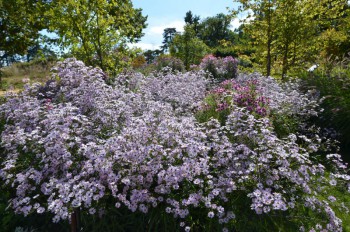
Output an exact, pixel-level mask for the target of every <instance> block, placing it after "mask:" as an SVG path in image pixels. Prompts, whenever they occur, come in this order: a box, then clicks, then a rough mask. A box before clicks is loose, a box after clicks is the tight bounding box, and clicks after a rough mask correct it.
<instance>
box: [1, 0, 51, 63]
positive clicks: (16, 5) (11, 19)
mask: <svg viewBox="0 0 350 232" xmlns="http://www.w3.org/2000/svg"><path fill="white" fill-rule="evenodd" d="M45 2H46V1H45V0H0V65H4V64H5V63H6V64H7V65H9V63H8V60H9V59H11V57H12V56H16V55H25V54H26V53H27V50H28V48H29V47H30V46H34V45H35V44H36V43H37V41H38V39H39V37H40V34H39V31H40V30H42V29H43V28H45V26H46V22H45V20H44V19H43V18H42V17H40V14H41V12H43V11H44V10H45V4H44V3H45Z"/></svg>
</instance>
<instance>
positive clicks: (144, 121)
mask: <svg viewBox="0 0 350 232" xmlns="http://www.w3.org/2000/svg"><path fill="white" fill-rule="evenodd" d="M54 70H55V73H54V74H53V77H52V80H51V81H50V82H49V83H48V84H47V86H46V87H45V88H43V87H41V86H38V85H34V86H31V87H27V88H26V89H25V90H24V91H23V92H22V93H20V94H18V95H17V96H9V97H8V98H7V101H6V102H5V103H4V104H2V105H1V107H0V116H1V120H2V122H3V129H2V133H1V149H2V150H1V156H0V168H1V169H0V178H1V179H2V180H3V183H4V186H5V187H6V189H7V191H9V192H10V193H11V194H10V195H9V198H10V205H9V206H10V208H12V209H13V210H14V212H16V213H18V214H23V215H30V214H38V215H41V214H43V213H49V215H52V217H53V221H54V222H59V221H67V219H69V217H70V215H71V214H72V212H73V211H77V210H78V209H79V210H80V211H81V213H82V215H84V217H83V218H85V219H87V220H88V219H94V220H95V219H96V218H101V219H100V220H102V219H103V218H104V219H106V220H107V219H111V218H112V220H111V221H107V222H110V224H106V223H104V225H108V226H110V227H108V228H113V229H115V228H118V226H121V228H118V229H115V230H121V231H122V230H125V231H127V230H128V229H129V230H130V227H129V226H130V224H128V223H132V224H134V225H135V226H138V225H140V223H145V224H146V225H145V226H144V228H146V229H147V228H148V229H149V228H164V227H163V225H167V224H169V225H178V227H176V226H173V227H172V229H173V230H179V228H180V227H182V228H183V230H185V231H189V230H191V229H192V230H195V231H196V230H203V231H219V230H223V231H227V230H235V231H276V230H280V229H281V228H282V229H283V228H285V230H288V229H290V228H292V230H293V231H295V230H296V229H299V227H301V226H302V227H303V228H305V229H306V230H312V229H313V228H314V229H318V228H320V227H322V228H327V229H328V230H330V231H341V230H342V221H341V220H340V219H339V217H338V213H337V214H336V211H335V209H337V210H338V209H339V210H340V209H342V210H343V211H346V209H347V206H346V205H345V202H342V200H341V199H336V197H335V196H333V195H332V191H333V190H337V191H340V192H342V193H344V195H346V196H347V195H349V194H346V191H350V185H349V180H350V176H348V175H347V174H346V171H347V167H346V166H345V165H344V164H343V163H342V161H341V159H340V157H339V155H337V154H334V153H329V152H328V153H327V156H326V157H324V158H323V159H319V160H317V159H316V158H315V157H316V155H318V154H320V153H319V152H326V151H323V150H321V149H322V147H321V146H320V144H321V143H322V141H320V140H317V139H315V140H314V137H316V135H314V137H312V138H311V139H310V138H309V137H308V136H307V135H305V134H297V133H296V134H293V133H291V134H289V135H288V136H284V137H283V138H279V137H278V136H277V135H276V133H275V131H274V128H273V126H272V123H271V120H270V118H269V117H266V116H265V115H258V114H254V113H252V112H254V110H249V109H248V107H246V106H244V102H247V101H248V100H246V101H242V102H243V103H242V102H238V100H237V102H236V103H234V104H233V105H234V107H232V108H230V111H229V112H228V115H227V117H226V119H225V124H224V125H220V123H219V121H218V120H216V119H213V118H209V119H208V120H207V121H203V122H202V123H200V122H198V121H197V120H196V119H195V117H194V116H195V112H196V111H197V110H198V109H197V108H198V106H199V105H200V103H201V102H202V101H203V100H204V98H205V94H206V88H207V87H208V86H207V84H208V81H207V80H206V78H205V76H204V74H203V73H201V72H198V73H196V72H191V73H183V74H179V73H178V74H176V75H175V74H173V73H158V74H157V75H153V76H150V77H144V76H142V75H141V74H135V73H134V74H130V75H133V76H131V77H126V76H119V78H117V80H118V81H116V82H115V83H114V85H113V86H111V85H107V84H106V83H105V82H104V79H103V77H104V73H103V72H102V71H101V70H100V69H97V68H91V67H86V66H85V65H84V64H83V63H82V62H79V61H76V60H74V59H68V60H65V61H64V62H62V63H59V64H58V66H57V67H56V68H55V69H54ZM254 76H258V74H254V75H253V76H252V77H249V78H253V77H254ZM247 78H248V77H247ZM247 78H246V79H247ZM249 78H248V79H249ZM269 81H271V80H269ZM271 82H272V81H271ZM247 83H250V82H247ZM262 83H263V84H258V83H256V84H255V83H254V85H255V86H260V87H261V93H262V94H263V95H264V96H267V97H268V95H267V92H265V91H267V89H264V83H266V82H262ZM226 84H227V85H228V84H229V83H226ZM242 85H243V84H242ZM277 87H278V85H276V88H277ZM249 88H250V90H252V87H249ZM254 88H255V87H254ZM265 88H267V87H266V86H265ZM256 91H260V90H258V89H254V91H253V93H254V92H256ZM248 92H249V91H248ZM243 93H246V92H245V91H243ZM249 93H250V92H249ZM288 94H289V95H291V97H290V98H291V99H293V101H292V102H293V103H294V101H297V100H298V99H294V98H293V96H295V95H297V94H295V93H287V94H285V95H286V96H289V95H288ZM248 96H249V97H251V96H252V95H248ZM299 96H301V95H299ZM305 97H307V96H305ZM247 99H249V98H247ZM256 99H257V98H256ZM275 99H278V98H274V99H270V102H269V103H268V107H269V109H270V110H272V109H273V110H275V111H276V112H279V111H280V112H289V111H292V110H298V109H299V110H298V111H299V112H300V113H301V114H303V113H305V115H304V116H305V117H308V115H309V114H312V113H311V111H310V110H308V109H300V108H303V105H302V104H299V105H297V104H294V105H288V106H287V107H286V106H285V105H283V104H280V103H281V102H283V101H282V100H280V101H277V102H275ZM298 101H299V102H303V101H304V100H302V99H301V100H298ZM305 101H306V100H305ZM243 106H244V107H243ZM325 189H330V190H332V191H327V192H325V191H324V190H325ZM118 214H119V215H122V216H121V217H113V216H114V215H118ZM88 215H91V216H88ZM105 215H108V217H107V216H105ZM139 215H145V216H144V217H139ZM126 216H130V218H131V219H130V220H126V218H127V217H126ZM132 216H134V217H132ZM170 218H174V219H170ZM311 219H312V220H311ZM162 220H163V221H165V223H161V221H162ZM251 220H253V221H251ZM105 222H106V221H105ZM87 223H88V222H87ZM87 225H91V224H89V223H88V224H87ZM153 225H160V227H154V226H153ZM113 226H115V227H113ZM87 228H88V230H90V231H91V230H93V229H91V228H90V227H87ZM169 230H171V229H169Z"/></svg>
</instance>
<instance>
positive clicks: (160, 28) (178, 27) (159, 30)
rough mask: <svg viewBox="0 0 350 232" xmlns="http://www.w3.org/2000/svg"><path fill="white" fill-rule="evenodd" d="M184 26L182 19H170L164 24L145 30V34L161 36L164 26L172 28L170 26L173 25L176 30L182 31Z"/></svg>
mask: <svg viewBox="0 0 350 232" xmlns="http://www.w3.org/2000/svg"><path fill="white" fill-rule="evenodd" d="M184 26H185V22H184V21H180V20H177V21H172V22H169V23H166V24H160V25H155V26H152V27H150V28H149V29H148V30H147V32H146V34H148V35H160V36H162V35H163V32H164V29H165V28H172V27H175V28H176V31H178V32H183V30H184V29H183V28H184Z"/></svg>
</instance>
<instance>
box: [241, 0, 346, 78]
mask: <svg viewBox="0 0 350 232" xmlns="http://www.w3.org/2000/svg"><path fill="white" fill-rule="evenodd" d="M236 2H239V3H241V6H240V8H239V9H238V11H234V13H237V12H246V14H247V18H246V19H245V20H243V23H245V25H246V27H245V29H246V33H248V34H250V35H251V36H252V40H251V41H252V45H253V46H254V47H255V49H256V55H255V58H256V61H258V62H259V63H260V64H262V65H266V66H265V67H266V69H265V70H266V75H270V74H271V70H272V68H274V71H275V72H277V73H279V74H281V75H282V77H286V75H287V73H288V71H289V70H290V69H291V68H294V67H304V66H305V64H307V63H313V62H315V61H316V60H317V59H319V57H322V56H323V57H329V56H331V55H334V54H336V55H339V54H340V53H341V51H340V50H339V49H337V47H338V48H339V47H341V45H343V46H346V41H347V40H348V38H349V37H348V35H346V34H347V33H346V32H345V31H344V30H343V29H342V28H346V27H344V25H346V23H345V22H346V20H344V19H345V18H346V17H347V15H348V10H347V8H349V5H348V1H345V0H332V1H329V0H312V1H310V0H297V1H296V0H237V1H236ZM259 54H263V56H262V59H261V58H260V59H259V56H260V55H259ZM260 57H261V56H260Z"/></svg>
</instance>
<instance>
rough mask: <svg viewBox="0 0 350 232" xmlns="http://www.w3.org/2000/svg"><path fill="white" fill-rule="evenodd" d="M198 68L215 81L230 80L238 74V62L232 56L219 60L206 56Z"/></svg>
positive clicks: (218, 58) (219, 58)
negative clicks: (207, 73)
mask: <svg viewBox="0 0 350 232" xmlns="http://www.w3.org/2000/svg"><path fill="white" fill-rule="evenodd" d="M199 67H200V68H201V69H203V70H205V71H207V72H209V73H210V74H211V75H212V76H213V77H214V78H215V79H232V78H235V77H237V74H238V60H237V59H235V58H233V57H232V56H227V57H224V58H221V57H215V56H213V55H207V56H205V57H204V58H203V59H202V61H201V63H200V64H199Z"/></svg>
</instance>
